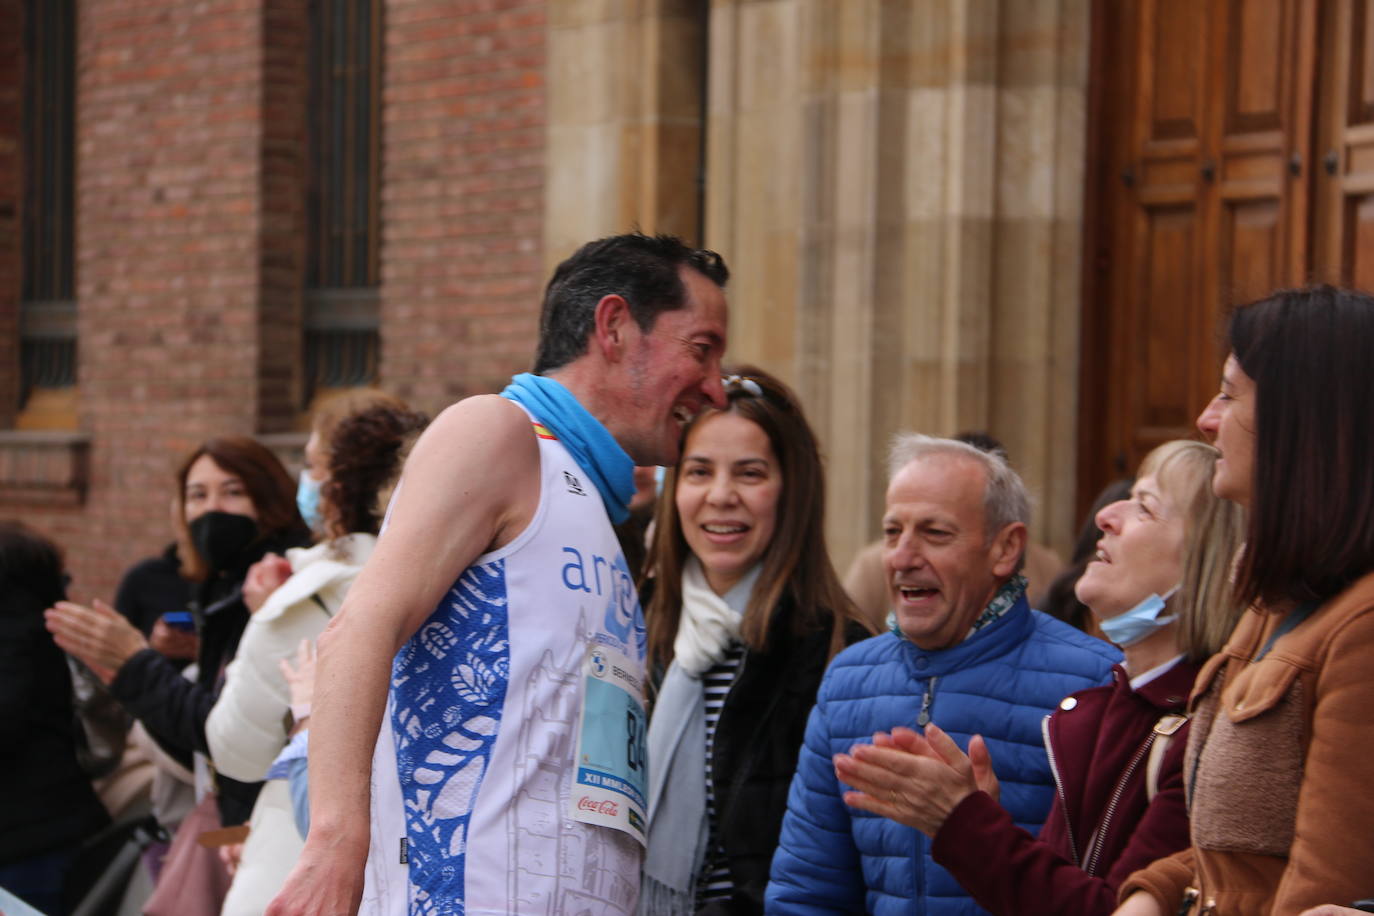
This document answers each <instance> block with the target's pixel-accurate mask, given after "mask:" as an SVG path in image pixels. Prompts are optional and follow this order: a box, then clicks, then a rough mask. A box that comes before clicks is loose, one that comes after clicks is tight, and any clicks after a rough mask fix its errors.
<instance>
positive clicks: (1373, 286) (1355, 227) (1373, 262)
mask: <svg viewBox="0 0 1374 916" xmlns="http://www.w3.org/2000/svg"><path fill="white" fill-rule="evenodd" d="M1344 203H1345V207H1344V210H1345V213H1344V216H1345V219H1344V221H1343V222H1344V227H1343V229H1342V235H1343V236H1344V241H1345V244H1344V245H1343V246H1342V251H1341V264H1340V275H1341V276H1342V277H1344V278H1346V282H1347V283H1348V284H1349V285H1351V286H1354V287H1356V288H1357V289H1363V290H1374V194H1348V195H1346V198H1345V202H1344Z"/></svg>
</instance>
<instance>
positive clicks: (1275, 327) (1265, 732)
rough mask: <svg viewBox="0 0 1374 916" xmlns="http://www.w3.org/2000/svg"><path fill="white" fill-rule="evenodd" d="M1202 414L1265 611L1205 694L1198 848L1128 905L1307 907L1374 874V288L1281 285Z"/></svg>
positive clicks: (1192, 761) (1158, 874)
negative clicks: (1238, 513)
mask: <svg viewBox="0 0 1374 916" xmlns="http://www.w3.org/2000/svg"><path fill="white" fill-rule="evenodd" d="M1230 344H1231V356H1230V357H1229V358H1228V359H1227V360H1226V367H1225V370H1224V373H1223V378H1222V383H1221V392H1220V393H1219V394H1218V395H1217V396H1216V397H1215V398H1214V399H1213V400H1212V402H1211V403H1210V404H1209V405H1208V406H1207V408H1206V410H1204V411H1203V413H1202V416H1201V417H1199V418H1198V428H1199V429H1201V430H1202V432H1203V433H1204V434H1206V435H1207V436H1208V437H1209V438H1210V439H1211V440H1212V442H1213V444H1215V445H1216V447H1217V448H1218V449H1219V450H1220V451H1221V460H1220V461H1218V462H1217V469H1216V473H1215V475H1214V477H1213V481H1212V485H1213V489H1214V490H1215V492H1216V494H1217V495H1218V496H1220V497H1223V498H1225V499H1230V500H1233V501H1235V502H1237V503H1240V504H1241V505H1242V506H1245V507H1246V508H1247V509H1248V510H1249V513H1248V519H1249V522H1248V532H1247V546H1246V547H1245V549H1244V550H1243V552H1242V554H1241V557H1240V558H1239V561H1238V565H1237V570H1236V588H1237V590H1238V594H1239V597H1240V598H1242V599H1243V600H1245V601H1246V602H1247V603H1249V604H1250V610H1249V611H1247V612H1246V614H1245V616H1244V617H1242V619H1241V622H1240V624H1239V625H1238V626H1237V628H1236V631H1235V633H1234V634H1233V635H1232V637H1231V639H1230V641H1229V642H1228V643H1227V645H1226V648H1225V649H1223V650H1222V652H1221V653H1220V654H1219V655H1217V656H1215V657H1213V658H1212V659H1211V661H1209V662H1208V663H1207V665H1206V666H1204V668H1203V670H1202V672H1201V674H1200V675H1199V676H1198V680H1197V682H1196V684H1195V686H1194V688H1193V695H1192V700H1191V704H1190V705H1191V707H1192V709H1193V719H1192V736H1191V739H1190V742H1189V747H1188V754H1187V758H1186V760H1185V764H1184V773H1185V778H1186V785H1187V790H1188V796H1189V804H1190V813H1191V819H1192V827H1191V834H1192V846H1191V848H1190V849H1188V850H1185V851H1184V852H1181V853H1179V854H1177V855H1175V856H1172V857H1170V858H1168V859H1163V860H1160V861H1158V862H1155V863H1154V864H1153V865H1151V866H1149V867H1148V868H1146V869H1143V870H1142V871H1139V872H1136V873H1135V874H1134V875H1132V876H1131V877H1130V878H1128V879H1127V880H1126V882H1125V883H1124V884H1123V885H1122V890H1121V893H1122V898H1123V900H1124V903H1123V905H1122V906H1121V907H1120V908H1119V909H1118V910H1117V912H1118V913H1121V914H1132V916H1134V914H1150V916H1163V914H1170V916H1172V914H1174V913H1191V914H1225V916H1231V914H1270V913H1273V914H1296V913H1299V912H1301V911H1302V910H1304V909H1306V908H1308V907H1313V906H1316V905H1318V904H1322V903H1329V902H1332V901H1335V902H1339V903H1350V902H1351V901H1353V900H1356V899H1357V898H1361V897H1367V896H1369V894H1370V892H1371V888H1372V887H1374V884H1372V883H1371V882H1372V881H1374V878H1372V877H1371V876H1374V871H1372V870H1371V869H1374V830H1371V824H1374V791H1371V789H1370V787H1371V785H1374V729H1371V728H1370V711H1371V710H1374V670H1371V663H1374V574H1371V572H1374V398H1371V394H1370V392H1371V391H1374V359H1371V357H1370V354H1371V353H1374V298H1370V297H1369V296H1365V295H1363V294H1360V293H1354V292H1349V291H1345V290H1339V289H1334V288H1332V287H1319V288H1314V289H1307V290H1295V291H1286V292H1279V293H1276V294H1274V295H1273V296H1271V297H1269V298H1268V299H1264V300H1261V301H1259V302H1256V303H1253V304H1251V305H1249V306H1246V307H1244V308H1242V309H1240V310H1239V311H1237V312H1236V314H1235V315H1234V316H1233V318H1232V320H1231V327H1230Z"/></svg>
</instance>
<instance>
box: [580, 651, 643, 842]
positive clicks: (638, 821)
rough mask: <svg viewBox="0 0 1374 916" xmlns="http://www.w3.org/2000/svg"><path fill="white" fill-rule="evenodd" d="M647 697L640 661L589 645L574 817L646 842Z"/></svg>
mask: <svg viewBox="0 0 1374 916" xmlns="http://www.w3.org/2000/svg"><path fill="white" fill-rule="evenodd" d="M643 696H644V687H643V684H642V682H641V679H640V666H639V665H638V664H637V663H635V662H632V661H631V660H630V659H629V658H628V657H627V656H626V655H625V654H624V653H622V652H618V651H616V650H615V649H612V648H610V647H609V646H603V645H598V644H595V643H593V644H592V645H591V646H590V647H589V648H588V650H587V656H586V658H585V659H584V660H583V664H582V715H581V720H580V721H579V722H578V729H577V770H576V773H575V776H574V778H573V785H572V793H571V795H570V797H569V805H570V808H571V811H570V812H569V816H570V817H572V819H573V820H576V821H582V822H583V823H587V824H600V825H602V826H604V827H613V828H615V829H616V830H623V831H625V832H626V833H628V834H630V836H632V837H634V838H635V839H636V840H638V841H639V842H640V843H641V844H642V843H644V842H645V836H644V828H645V816H644V814H645V812H644V801H645V798H644V793H645V787H646V786H647V784H648V772H649V762H648V755H647V753H646V749H645V744H644V741H645V738H646V737H647V734H648V729H647V728H646V725H645V716H644V699H643Z"/></svg>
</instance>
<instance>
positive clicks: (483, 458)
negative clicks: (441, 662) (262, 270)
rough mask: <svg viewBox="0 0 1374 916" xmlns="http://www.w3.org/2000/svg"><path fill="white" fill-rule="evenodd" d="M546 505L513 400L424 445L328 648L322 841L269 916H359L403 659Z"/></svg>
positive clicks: (323, 651)
mask: <svg viewBox="0 0 1374 916" xmlns="http://www.w3.org/2000/svg"><path fill="white" fill-rule="evenodd" d="M538 500H539V450H538V445H537V444H536V441H535V438H534V435H533V433H532V431H531V428H530V422H529V418H528V417H527V416H526V415H525V413H524V412H523V411H522V410H520V408H518V407H517V406H515V405H514V404H512V403H511V402H510V401H507V400H505V399H503V398H499V397H496V396H486V397H477V398H470V399H468V400H466V401H463V402H461V403H459V404H457V405H454V406H453V407H450V408H449V409H448V410H446V411H444V412H443V413H442V414H441V415H440V416H439V417H438V418H437V419H436V420H435V421H434V423H433V424H432V425H431V426H430V428H429V429H428V430H427V431H426V432H425V434H424V435H423V436H422V437H421V438H420V441H419V442H417V443H416V445H415V449H414V451H413V452H412V453H411V456H410V458H409V459H408V460H407V462H406V467H405V472H404V475H403V477H402V483H401V487H400V488H399V490H398V492H397V495H396V499H395V503H394V505H393V507H392V510H391V514H390V517H389V520H388V523H387V528H386V531H385V533H384V534H383V535H382V537H381V539H380V540H379V541H378V543H377V547H376V550H375V551H374V553H373V555H372V558H371V559H370V560H369V561H368V564H367V566H366V567H365V568H364V569H363V571H362V572H361V573H360V574H359V576H358V579H357V581H356V582H354V584H353V587H352V588H351V589H349V592H348V597H347V598H346V599H345V600H344V603H343V607H342V609H341V610H340V612H339V614H338V615H337V616H336V617H335V618H334V620H333V621H332V622H331V623H330V625H329V627H328V628H327V629H326V630H325V632H324V633H323V634H322V635H321V637H320V640H319V658H318V662H317V677H316V686H315V700H314V708H313V710H312V714H311V727H310V755H309V761H310V811H311V819H310V820H311V823H310V827H311V829H310V835H309V837H308V839H307V841H306V846H305V851H304V852H303V853H302V855H301V858H300V861H299V862H298V863H297V865H296V867H295V869H294V870H293V871H292V873H291V876H290V877H289V878H288V880H287V883H286V885H285V887H284V888H283V890H282V892H281V893H280V894H279V895H278V896H277V898H276V900H274V901H273V904H272V906H271V908H270V909H269V910H268V911H267V912H268V914H269V916H314V914H321V916H323V914H329V916H337V914H340V913H346V914H352V913H355V912H357V908H358V905H359V902H360V900H361V896H362V889H363V866H364V864H365V863H366V860H367V851H368V836H369V814H370V808H371V798H370V781H369V780H370V775H371V768H372V752H373V747H374V745H375V743H376V739H377V733H378V729H379V727H380V725H381V720H382V715H383V712H384V710H385V707H386V697H387V688H388V683H389V680H390V673H391V662H392V658H393V657H394V656H395V654H396V652H397V651H398V650H399V649H400V648H401V646H402V645H404V644H405V642H406V640H408V639H409V638H410V637H411V636H412V635H413V634H414V633H415V631H416V630H417V629H419V627H420V625H421V624H422V623H424V621H425V620H426V619H427V618H428V617H429V616H430V614H431V613H432V612H433V610H434V608H435V606H436V605H437V604H438V602H439V600H440V598H441V597H442V595H443V594H444V592H445V591H446V590H447V589H448V588H449V587H450V586H451V585H452V584H453V582H454V580H456V579H457V578H458V576H459V574H460V573H462V571H463V570H464V569H466V568H467V567H468V566H469V565H470V564H471V563H472V561H473V560H474V559H476V558H477V557H478V556H480V555H481V554H482V553H483V552H485V551H487V550H490V549H492V548H494V547H499V546H501V545H503V544H505V543H508V542H509V541H511V540H513V539H514V537H515V536H517V535H518V534H519V533H520V531H521V530H523V529H524V527H525V526H526V525H527V524H528V522H529V520H530V518H531V517H532V515H533V512H534V509H535V507H536V506H537V505H538Z"/></svg>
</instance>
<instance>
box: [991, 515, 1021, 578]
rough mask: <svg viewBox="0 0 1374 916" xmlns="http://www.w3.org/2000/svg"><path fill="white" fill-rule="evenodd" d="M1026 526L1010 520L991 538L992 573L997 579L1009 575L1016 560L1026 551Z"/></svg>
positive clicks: (1013, 568)
mask: <svg viewBox="0 0 1374 916" xmlns="http://www.w3.org/2000/svg"><path fill="white" fill-rule="evenodd" d="M1028 537H1029V535H1028V534H1027V533H1026V526H1025V524H1024V523H1022V522H1012V523H1010V524H1009V525H1007V526H1006V527H1004V528H1003V529H1002V530H1001V531H999V532H997V536H996V537H994V538H993V539H992V574H993V575H994V576H996V577H997V578H999V579H1005V578H1007V577H1009V576H1010V575H1011V574H1012V573H1013V572H1015V570H1016V562H1017V561H1018V560H1020V559H1021V555H1022V554H1023V553H1025V552H1026V540H1027V539H1028Z"/></svg>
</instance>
